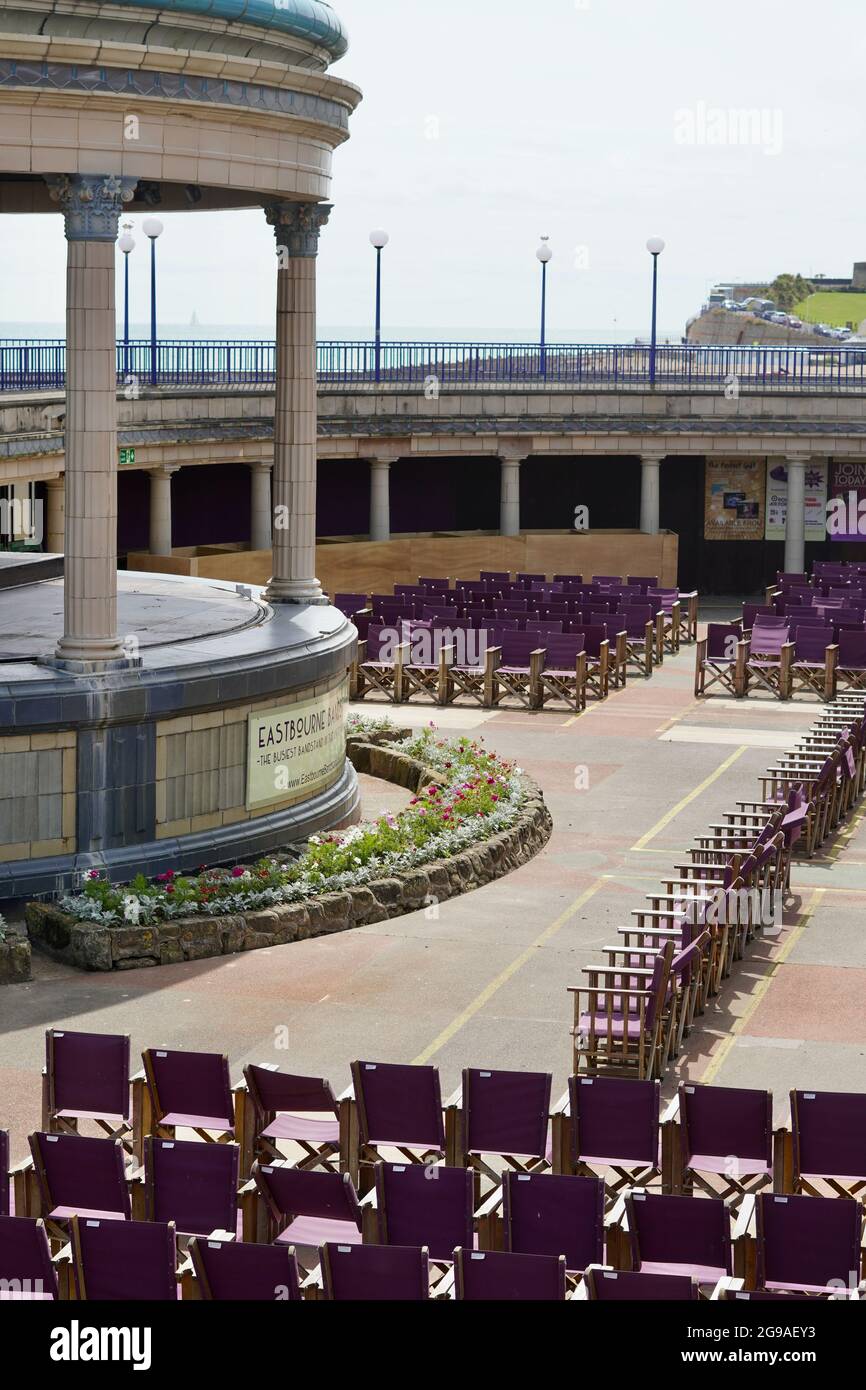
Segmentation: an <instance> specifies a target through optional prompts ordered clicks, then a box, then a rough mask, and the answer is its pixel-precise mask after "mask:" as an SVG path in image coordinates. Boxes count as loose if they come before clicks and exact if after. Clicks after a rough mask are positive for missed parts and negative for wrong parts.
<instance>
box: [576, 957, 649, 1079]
mask: <svg viewBox="0 0 866 1390" xmlns="http://www.w3.org/2000/svg"><path fill="white" fill-rule="evenodd" d="M673 954H674V943H673V942H672V941H668V942H666V943H665V944H664V946H663V947H662V948H661V950H660V952H659V954H658V956H657V957H656V960H655V962H654V964H653V966H652V968H651V969H647V970H636V969H625V970H622V969H613V970H610V969H607V968H605V967H599V966H594V967H589V968H587V969H586V970H585V972H584V973H585V974H586V975H587V976H588V979H589V983H588V984H587V985H582V986H580V985H577V986H570V987H569V993H570V994H572V995H573V996H574V1026H573V1029H572V1037H573V1039H574V1067H573V1070H574V1072H575V1074H578V1073H579V1072H580V1064H581V1061H583V1062H584V1063H585V1069H586V1070H587V1071H588V1072H589V1073H590V1074H594V1073H596V1072H597V1071H598V1070H599V1069H600V1068H603V1069H606V1070H609V1071H614V1070H616V1071H621V1072H628V1071H634V1072H636V1073H637V1076H638V1079H639V1080H645V1079H648V1080H652V1079H653V1078H655V1077H656V1076H661V1075H662V1072H663V1070H664V1045H665V1027H664V1024H665V1018H664V1004H665V1000H666V998H667V995H668V986H669V983H670V973H671V961H672V959H673ZM638 979H642V980H644V981H645V988H643V989H640V988H634V983H635V981H636V980H638ZM600 980H603V983H601V984H600V983H599V981H600Z"/></svg>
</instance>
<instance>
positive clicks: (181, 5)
mask: <svg viewBox="0 0 866 1390" xmlns="http://www.w3.org/2000/svg"><path fill="white" fill-rule="evenodd" d="M112 3H113V4H115V5H120V6H127V7H128V8H130V9H139V10H140V9H144V10H154V11H158V12H159V13H161V14H163V15H169V14H178V15H181V14H192V15H201V16H202V17H204V18H210V19H222V20H227V21H229V22H230V21H231V20H235V21H237V22H238V23H241V24H251V25H254V26H255V27H257V28H260V29H271V30H275V31H276V32H277V33H281V34H291V35H293V36H294V37H296V38H300V39H308V40H309V41H310V42H311V43H315V44H318V45H319V46H320V47H321V48H324V49H326V50H327V51H328V52H329V53H330V54H332V56H333V57H334V58H335V59H337V58H342V56H343V54H344V53H345V52H346V50H347V49H348V47H349V37H348V34H347V33H346V30H345V27H344V26H343V24H342V23H341V21H340V20H339V19H338V18H337V16H336V14H335V13H334V11H333V10H332V9H331V6H330V5H326V4H324V3H323V0H162V3H161V4H160V3H155V0H112Z"/></svg>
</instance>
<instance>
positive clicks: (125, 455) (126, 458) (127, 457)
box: [120, 449, 135, 463]
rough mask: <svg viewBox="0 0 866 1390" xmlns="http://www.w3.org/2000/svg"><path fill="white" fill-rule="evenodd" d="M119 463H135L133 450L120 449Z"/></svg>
mask: <svg viewBox="0 0 866 1390" xmlns="http://www.w3.org/2000/svg"><path fill="white" fill-rule="evenodd" d="M120 462H121V463H135V450H134V449H121V450H120Z"/></svg>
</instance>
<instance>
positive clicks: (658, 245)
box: [646, 236, 665, 386]
mask: <svg viewBox="0 0 866 1390" xmlns="http://www.w3.org/2000/svg"><path fill="white" fill-rule="evenodd" d="M646 249H647V250H648V251H649V253H650V255H651V256H652V258H653V326H652V340H651V343H650V386H655V384H656V340H657V335H658V298H659V256H660V255H661V253H662V251H664V249H665V244H664V242H663V241H662V239H661V237H660V236H651V237H650V239H649V241H648V242H647V244H646Z"/></svg>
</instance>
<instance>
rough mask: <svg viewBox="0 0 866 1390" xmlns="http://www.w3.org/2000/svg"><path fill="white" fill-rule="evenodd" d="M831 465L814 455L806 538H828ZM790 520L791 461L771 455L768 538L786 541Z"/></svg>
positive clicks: (808, 485) (807, 482) (808, 482)
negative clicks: (789, 480)
mask: <svg viewBox="0 0 866 1390" xmlns="http://www.w3.org/2000/svg"><path fill="white" fill-rule="evenodd" d="M828 474H829V465H828V463H827V460H826V459H810V461H809V465H808V467H807V468H806V474H805V479H804V482H805V487H806V540H807V541H823V540H826V538H827V487H828ZM787 520H788V465H787V464H786V462H785V460H784V459H779V460H778V461H776V460H773V459H771V460H770V462H769V463H768V465H767V529H766V532H765V534H766V538H767V540H768V541H783V540H784V539H785V525H786V523H787Z"/></svg>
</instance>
